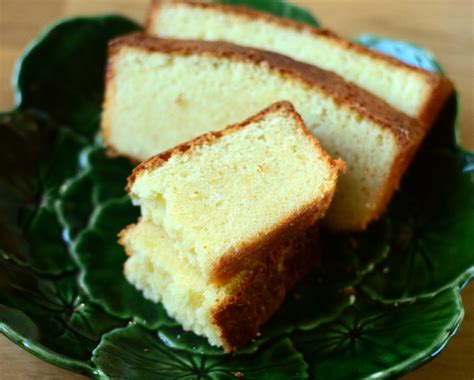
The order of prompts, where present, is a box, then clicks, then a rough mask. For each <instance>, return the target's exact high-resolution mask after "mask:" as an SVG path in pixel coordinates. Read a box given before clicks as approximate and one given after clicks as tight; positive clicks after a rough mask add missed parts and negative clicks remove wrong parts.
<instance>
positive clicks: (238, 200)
mask: <svg viewBox="0 0 474 380" xmlns="http://www.w3.org/2000/svg"><path fill="white" fill-rule="evenodd" d="M342 167H343V163H342V162H341V161H339V160H337V161H335V160H333V159H332V158H330V157H329V156H328V154H327V153H326V152H325V151H324V150H323V149H322V148H321V147H320V145H319V143H318V142H317V140H315V139H314V138H313V137H312V135H311V133H310V132H309V131H308V130H307V128H306V127H305V125H304V123H303V121H302V119H301V117H300V116H299V115H298V114H297V113H296V112H295V110H294V109H293V107H292V106H291V104H290V103H288V102H280V103H276V104H274V105H273V106H271V107H269V108H267V109H265V110H264V111H262V112H261V113H259V114H258V115H256V116H254V117H252V118H250V119H248V120H247V121H245V122H243V123H241V124H237V125H233V126H230V127H228V128H226V129H224V130H223V131H221V132H214V133H209V134H205V135H203V136H201V137H198V138H196V139H194V140H192V141H190V142H188V143H185V144H181V145H179V146H177V147H175V148H173V149H171V150H168V151H166V152H163V153H161V154H158V155H157V156H154V157H152V158H151V159H149V160H147V161H145V162H143V163H142V164H140V165H139V166H138V167H137V168H135V169H134V171H133V173H132V175H131V176H130V177H129V183H128V191H129V194H130V196H131V198H132V199H133V200H134V202H135V203H136V204H139V205H140V206H141V218H140V220H139V221H138V223H137V224H135V225H132V226H129V227H127V228H126V229H125V230H123V231H122V232H121V233H120V239H119V241H120V243H121V244H122V245H123V246H124V247H125V250H126V252H127V253H128V255H129V256H130V258H129V259H128V260H127V262H126V265H125V274H126V277H127V279H128V280H129V281H130V282H131V283H132V284H134V285H135V286H136V287H137V288H139V289H141V290H143V292H144V295H145V296H146V297H147V298H149V299H151V300H154V301H161V302H162V303H163V305H164V307H165V309H166V310H167V312H168V313H169V314H170V315H171V316H173V317H174V318H175V319H176V320H177V321H179V322H180V323H181V324H182V325H183V327H184V328H185V329H186V330H192V331H194V332H195V333H197V334H200V335H203V336H205V337H207V338H208V340H209V342H210V343H211V344H213V345H218V346H223V347H224V348H225V349H226V350H227V351H232V350H235V349H236V348H237V347H239V346H241V345H242V344H245V343H247V342H248V341H249V340H251V339H252V338H254V337H255V336H256V334H257V332H258V328H259V326H260V325H261V324H262V323H263V322H264V321H265V320H267V319H268V318H269V316H270V315H271V314H272V313H273V312H274V311H275V310H276V308H277V307H278V306H279V305H280V303H281V302H282V301H283V299H284V296H285V294H286V292H287V290H288V288H289V287H290V286H291V285H292V284H293V283H294V282H295V281H296V280H297V279H298V278H299V277H300V276H301V275H302V274H303V273H305V272H306V271H307V270H308V268H311V266H312V265H311V263H312V262H314V261H315V260H316V259H317V257H316V253H315V252H314V250H313V249H311V246H312V244H313V243H312V240H311V239H309V240H306V239H305V237H304V234H305V233H306V232H305V231H307V230H308V229H310V232H309V233H310V234H311V226H312V225H314V223H315V222H316V221H317V220H318V219H320V218H321V217H322V216H323V215H324V213H325V212H326V210H327V208H328V207H329V204H330V202H331V199H332V197H333V194H334V191H335V187H336V182H337V177H338V172H339V170H340V169H341V168H342ZM295 238H296V240H295ZM306 241H307V243H305V242H306ZM313 256H314V257H313Z"/></svg>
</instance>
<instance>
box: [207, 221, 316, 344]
mask: <svg viewBox="0 0 474 380" xmlns="http://www.w3.org/2000/svg"><path fill="white" fill-rule="evenodd" d="M318 242H319V240H318V228H317V227H316V226H313V227H311V228H310V229H309V230H308V231H307V232H305V233H303V234H302V235H301V234H300V235H297V237H296V238H295V237H293V240H292V241H291V242H290V243H288V245H283V246H280V247H278V248H275V249H274V250H273V251H272V252H271V254H269V255H267V256H266V257H265V258H264V259H263V260H262V261H260V262H259V263H258V265H257V266H256V267H255V268H254V270H253V271H252V272H251V274H250V275H248V276H247V277H246V278H245V279H244V280H243V281H242V282H241V283H240V284H239V286H238V287H237V289H235V291H234V292H233V294H232V295H230V296H228V297H227V298H226V299H225V300H224V301H222V302H221V303H220V304H219V305H217V306H216V307H215V308H214V310H212V321H213V323H214V324H215V325H217V326H218V327H219V329H220V331H221V339H222V341H223V343H224V348H225V350H226V351H227V352H232V351H235V350H236V349H238V348H239V347H242V346H243V345H245V344H247V343H248V342H250V341H251V340H252V339H254V338H255V337H256V336H257V335H258V331H259V328H260V326H261V325H262V324H263V323H265V322H266V321H267V320H268V319H269V318H270V316H271V315H272V314H273V313H274V312H275V311H276V310H277V309H278V308H279V307H280V305H281V304H282V303H283V301H284V300H285V296H286V294H287V293H288V291H289V290H290V288H291V287H292V286H293V285H294V284H295V282H296V281H297V280H298V279H300V278H301V277H302V276H303V275H305V274H306V273H308V272H309V271H310V270H312V269H313V268H314V267H316V266H317V265H319V263H320V250H319V244H318Z"/></svg>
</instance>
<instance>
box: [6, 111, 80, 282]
mask: <svg viewBox="0 0 474 380" xmlns="http://www.w3.org/2000/svg"><path fill="white" fill-rule="evenodd" d="M84 145H85V141H84V139H83V138H81V137H79V136H77V135H75V134H74V133H73V132H71V131H69V130H67V129H65V128H59V129H56V128H55V126H54V125H53V123H51V121H50V120H48V119H45V118H44V117H42V116H40V115H37V114H32V113H19V112H17V113H12V114H4V115H2V116H0V162H1V164H0V165H1V168H2V170H1V172H0V194H1V200H0V210H1V212H0V215H1V216H0V227H1V228H0V243H1V246H0V249H1V252H2V254H3V255H4V256H6V257H10V258H12V259H13V260H15V261H16V262H18V263H20V264H22V265H29V266H30V267H31V268H32V269H34V270H36V271H38V272H41V273H50V274H58V273H61V272H63V271H68V270H71V269H74V264H73V262H72V260H71V259H70V257H69V254H68V252H67V247H66V245H65V244H64V243H63V240H62V227H61V225H60V223H59V222H58V219H57V217H56V215H55V212H54V201H55V199H56V198H57V195H58V191H59V187H60V186H61V184H62V182H63V181H64V178H67V177H68V176H71V175H73V174H74V173H76V171H77V166H78V165H77V153H78V152H79V151H80V149H81V148H82V147H83V146H84Z"/></svg>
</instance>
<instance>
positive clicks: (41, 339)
mask: <svg viewBox="0 0 474 380" xmlns="http://www.w3.org/2000/svg"><path fill="white" fill-rule="evenodd" d="M124 324H125V322H123V321H119V320H117V319H115V318H113V317H111V316H109V315H107V314H106V313H104V312H102V311H100V310H99V309H98V308H97V307H95V306H93V305H91V304H90V303H89V302H87V301H86V298H85V297H84V296H83V295H82V294H81V292H80V291H79V289H78V286H77V281H76V275H75V274H74V273H72V274H67V275H62V276H59V277H54V278H44V277H41V276H39V275H35V274H33V273H32V272H31V270H29V269H28V268H22V267H19V266H18V265H16V264H14V263H12V262H11V261H9V260H5V259H1V258H0V331H1V332H2V333H4V334H5V335H6V336H7V337H9V338H10V339H11V340H13V341H14V342H15V343H17V344H20V345H21V346H22V347H24V348H26V349H27V350H28V351H30V352H32V353H34V354H36V355H38V356H39V357H41V358H43V359H46V360H48V361H51V362H53V363H54V364H57V365H60V366H62V367H65V368H69V369H72V370H75V371H79V372H83V373H89V374H90V373H91V372H92V369H91V367H90V366H89V364H88V360H89V358H90V354H91V351H92V349H93V348H94V347H95V346H96V345H97V343H98V341H99V340H100V338H101V336H102V334H103V333H105V332H107V331H109V330H111V329H113V328H115V327H118V326H123V325H124Z"/></svg>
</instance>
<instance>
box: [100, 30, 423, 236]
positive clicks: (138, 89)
mask: <svg viewBox="0 0 474 380" xmlns="http://www.w3.org/2000/svg"><path fill="white" fill-rule="evenodd" d="M280 100H288V101H291V102H292V103H293V105H294V106H295V107H296V110H297V111H298V112H299V113H300V115H301V116H302V117H303V120H304V121H305V123H306V125H307V126H308V128H309V129H310V130H311V132H312V133H313V134H314V135H315V136H316V137H317V138H318V140H319V141H320V142H321V145H322V146H323V148H324V149H325V150H327V151H328V152H329V154H330V155H331V156H333V157H341V158H342V159H343V160H344V161H345V162H346V165H347V171H346V173H345V174H344V175H342V176H341V179H340V181H339V183H338V191H337V192H336V196H335V199H334V202H333V203H332V206H331V209H330V210H329V211H328V214H327V217H326V218H325V221H324V222H325V223H326V225H328V226H329V227H331V228H333V229H337V230H358V229H363V228H365V227H366V226H367V224H368V223H369V222H370V221H372V220H374V219H376V218H377V217H378V216H379V215H380V213H381V212H382V211H383V210H384V209H385V206H386V205H387V203H388V201H389V199H390V197H391V196H392V194H393V192H394V191H395V189H396V188H397V187H398V184H399V181H400V178H401V176H402V174H403V172H404V171H405V168H406V167H407V165H408V163H409V162H410V160H411V158H412V156H413V155H414V153H415V152H416V149H417V148H418V146H419V145H420V142H421V140H422V138H423V136H424V135H425V133H426V129H425V128H424V127H422V126H421V125H420V124H419V123H418V122H416V121H415V120H414V119H412V118H409V117H408V116H406V115H405V114H403V113H402V112H399V111H397V110H395V109H393V108H392V107H390V106H389V105H387V104H386V103H384V102H383V101H381V100H380V99H378V98H377V97H375V96H373V95H371V94H369V93H368V92H366V91H364V90H362V89H360V88H359V87H356V86H354V85H352V84H349V83H347V82H345V81H344V80H343V79H342V78H341V77H339V76H337V75H336V74H334V73H331V72H328V71H324V70H320V69H318V68H316V67H314V66H311V65H307V64H304V63H300V62H296V61H294V60H292V59H290V58H287V57H284V56H281V55H279V54H275V53H270V52H263V51H260V50H255V49H250V48H243V47H239V46H236V45H232V44H228V43H219V42H206V41H182V40H161V39H157V38H153V37H150V36H145V35H142V34H134V35H130V36H125V37H121V38H119V39H116V40H114V41H113V42H112V43H111V44H110V51H109V64H108V69H107V86H106V95H105V103H104V112H103V119H102V136H103V138H104V140H105V142H106V144H107V145H108V146H109V147H110V148H111V150H112V151H115V152H116V153H119V154H122V155H126V156H129V157H132V158H134V159H136V160H143V159H147V158H149V157H151V156H152V155H154V154H156V153H157V152H160V151H163V150H165V149H169V148H170V147H172V146H175V145H177V144H179V143H181V142H183V141H187V140H189V139H191V138H194V137H196V136H198V135H201V134H203V133H206V132H209V131H212V130H219V129H220V128H221V127H222V126H223V125H229V124H232V123H235V122H238V121H239V120H244V119H246V118H247V117H249V116H251V115H252V114H255V113H256V112H258V111H259V110H261V109H263V108H265V107H267V106H268V105H269V104H272V103H274V102H277V101H280Z"/></svg>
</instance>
